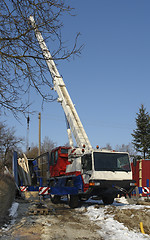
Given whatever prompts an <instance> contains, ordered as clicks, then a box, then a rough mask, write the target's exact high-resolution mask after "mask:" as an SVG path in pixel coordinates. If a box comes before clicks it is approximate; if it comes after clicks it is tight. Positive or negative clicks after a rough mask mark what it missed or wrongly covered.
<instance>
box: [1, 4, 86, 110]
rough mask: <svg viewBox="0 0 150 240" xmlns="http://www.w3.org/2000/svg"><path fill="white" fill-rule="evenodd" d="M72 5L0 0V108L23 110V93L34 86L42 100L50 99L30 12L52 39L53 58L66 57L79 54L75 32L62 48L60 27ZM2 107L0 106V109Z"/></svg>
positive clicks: (51, 97) (41, 28)
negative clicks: (70, 42)
mask: <svg viewBox="0 0 150 240" xmlns="http://www.w3.org/2000/svg"><path fill="white" fill-rule="evenodd" d="M72 13H73V8H71V7H70V6H69V5H67V4H65V1H62V0H36V1H33V0H3V1H1V2H0V106H1V109H3V111H5V109H9V110H11V111H12V112H13V113H14V114H17V113H18V111H21V112H24V113H25V112H26V110H27V106H28V104H29V103H28V101H25V99H27V98H25V96H26V94H27V92H28V90H29V88H30V87H31V88H33V89H35V90H36V91H37V92H38V93H39V94H40V95H41V96H42V99H43V100H46V101H53V100H54V97H53V95H52V94H51V93H49V92H50V87H51V85H52V83H51V82H50V81H49V79H48V80H47V78H46V77H45V76H46V72H47V71H48V69H47V66H46V63H45V60H44V58H43V55H42V53H41V50H40V48H39V44H38V42H37V40H36V38H35V36H34V30H33V28H32V27H31V25H30V23H29V20H28V19H29V16H30V15H32V16H34V19H35V21H36V24H37V27H38V29H39V30H40V31H41V32H42V35H43V37H44V39H45V41H46V42H47V43H48V40H49V39H50V40H51V41H53V43H54V47H55V50H54V49H53V52H52V57H53V59H54V60H60V59H69V58H70V57H71V56H72V55H74V54H77V55H78V54H80V51H81V48H82V46H81V47H79V48H77V38H78V36H79V34H77V36H76V38H75V42H74V44H73V46H72V49H71V50H68V48H66V46H65V44H64V41H63V38H62V34H61V29H62V27H63V22H62V18H63V16H64V15H65V14H70V15H73V14H72ZM1 111H2V110H1Z"/></svg>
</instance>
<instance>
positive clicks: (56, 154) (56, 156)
mask: <svg viewBox="0 0 150 240" xmlns="http://www.w3.org/2000/svg"><path fill="white" fill-rule="evenodd" d="M57 160H58V151H56V152H55V164H56V163H57Z"/></svg>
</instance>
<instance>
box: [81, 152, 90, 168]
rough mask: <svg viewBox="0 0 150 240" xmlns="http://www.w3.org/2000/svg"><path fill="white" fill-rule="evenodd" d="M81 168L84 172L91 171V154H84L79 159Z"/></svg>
mask: <svg viewBox="0 0 150 240" xmlns="http://www.w3.org/2000/svg"><path fill="white" fill-rule="evenodd" d="M81 162H82V167H83V170H84V171H90V170H92V155H91V154H85V155H84V156H82V158H81Z"/></svg>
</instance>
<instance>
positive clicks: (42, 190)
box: [39, 187, 50, 195]
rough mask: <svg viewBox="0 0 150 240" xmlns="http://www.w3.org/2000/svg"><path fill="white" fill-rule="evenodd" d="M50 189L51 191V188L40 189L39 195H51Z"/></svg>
mask: <svg viewBox="0 0 150 240" xmlns="http://www.w3.org/2000/svg"><path fill="white" fill-rule="evenodd" d="M49 189H50V188H49V187H39V195H47V194H49V192H48V190H49Z"/></svg>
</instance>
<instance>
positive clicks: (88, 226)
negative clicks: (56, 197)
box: [0, 200, 102, 240]
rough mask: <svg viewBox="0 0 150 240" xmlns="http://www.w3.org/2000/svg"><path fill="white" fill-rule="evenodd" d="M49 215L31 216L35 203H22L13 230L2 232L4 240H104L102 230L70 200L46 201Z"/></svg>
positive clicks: (0, 236) (1, 236) (0, 233)
mask: <svg viewBox="0 0 150 240" xmlns="http://www.w3.org/2000/svg"><path fill="white" fill-rule="evenodd" d="M46 204H47V206H48V207H49V209H50V213H49V215H46V216H44V215H34V214H32V215H29V213H30V211H29V209H35V206H36V205H35V203H34V204H33V203H31V202H28V203H24V202H20V203H19V209H18V217H17V220H16V223H15V224H14V225H12V226H11V228H10V229H9V230H7V231H6V230H4V229H2V230H1V231H0V238H1V240H7V239H11V240H14V239H19V240H22V239H26V240H33V239H34V240H39V239H44V240H57V239H59V240H64V239H65V240H70V239H71V240H74V239H76V240H80V239H85V240H90V239H93V240H102V238H101V237H100V235H99V234H98V233H97V230H98V229H99V228H98V226H96V225H95V224H94V223H92V222H91V221H90V220H89V219H88V218H87V216H85V215H84V214H83V212H80V211H76V210H74V209H70V208H69V206H68V205H67V204H66V202H62V203H61V204H57V205H54V204H52V203H51V201H50V200H48V201H46Z"/></svg>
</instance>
